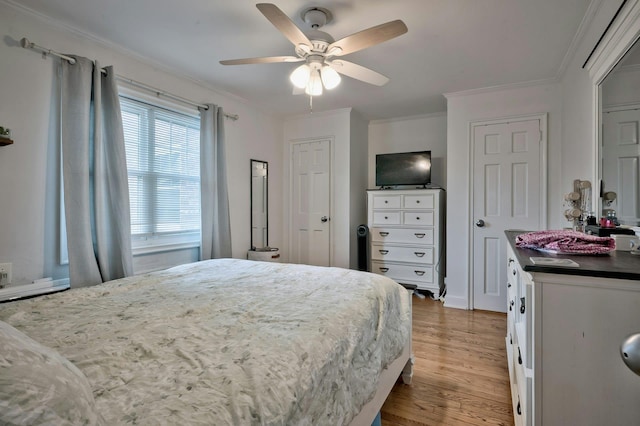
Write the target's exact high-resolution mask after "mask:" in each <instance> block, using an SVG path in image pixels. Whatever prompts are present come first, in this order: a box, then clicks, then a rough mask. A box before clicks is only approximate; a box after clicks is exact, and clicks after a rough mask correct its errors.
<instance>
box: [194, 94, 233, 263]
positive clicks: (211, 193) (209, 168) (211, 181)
mask: <svg viewBox="0 0 640 426" xmlns="http://www.w3.org/2000/svg"><path fill="white" fill-rule="evenodd" d="M207 107H208V108H207V109H205V108H200V196H201V197H200V199H201V210H202V212H201V214H202V239H201V242H200V260H206V259H217V258H221V257H231V225H230V222H229V194H228V190H227V167H226V160H225V158H226V157H225V147H224V145H225V140H224V112H223V111H222V108H220V107H217V106H216V105H207Z"/></svg>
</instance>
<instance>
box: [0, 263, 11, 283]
mask: <svg viewBox="0 0 640 426" xmlns="http://www.w3.org/2000/svg"><path fill="white" fill-rule="evenodd" d="M9 284H11V263H0V288H2V287H4V286H7V285H9Z"/></svg>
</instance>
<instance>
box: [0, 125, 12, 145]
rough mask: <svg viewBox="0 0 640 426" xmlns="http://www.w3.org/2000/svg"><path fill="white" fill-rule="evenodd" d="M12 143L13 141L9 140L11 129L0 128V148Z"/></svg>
mask: <svg viewBox="0 0 640 426" xmlns="http://www.w3.org/2000/svg"><path fill="white" fill-rule="evenodd" d="M12 143H13V141H12V140H11V129H7V128H6V127H2V126H0V146H2V145H11V144H12Z"/></svg>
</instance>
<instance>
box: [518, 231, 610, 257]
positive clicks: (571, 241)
mask: <svg viewBox="0 0 640 426" xmlns="http://www.w3.org/2000/svg"><path fill="white" fill-rule="evenodd" d="M516 246H517V247H524V248H530V249H535V250H542V251H549V252H553V253H566V254H605V253H609V252H610V251H612V250H614V249H615V248H616V243H615V240H614V239H613V238H611V237H598V236H595V235H588V234H584V233H582V232H577V231H563V230H560V231H537V232H529V233H527V234H521V235H518V236H517V237H516Z"/></svg>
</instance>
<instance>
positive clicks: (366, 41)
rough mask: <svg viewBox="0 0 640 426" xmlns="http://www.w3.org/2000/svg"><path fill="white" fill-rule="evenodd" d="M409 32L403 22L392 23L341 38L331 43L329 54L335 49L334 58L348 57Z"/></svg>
mask: <svg viewBox="0 0 640 426" xmlns="http://www.w3.org/2000/svg"><path fill="white" fill-rule="evenodd" d="M407 31H408V29H407V26H406V25H405V23H404V22H402V21H401V20H399V19H398V20H395V21H390V22H387V23H385V24H380V25H376V26H375V27H371V28H369V29H366V30H362V31H360V32H357V33H355V34H351V35H350V36H347V37H344V38H341V39H340V40H338V41H335V42H333V43H331V44H330V45H329V47H328V48H327V52H331V51H332V49H333V50H334V51H335V53H332V55H333V56H342V55H346V54H348V53H353V52H357V51H358V50H362V49H366V48H367V47H371V46H374V45H376V44H379V43H382V42H385V41H387V40H391V39H392V38H395V37H398V36H400V35H402V34H404V33H406V32H407ZM337 48H339V49H337Z"/></svg>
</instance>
